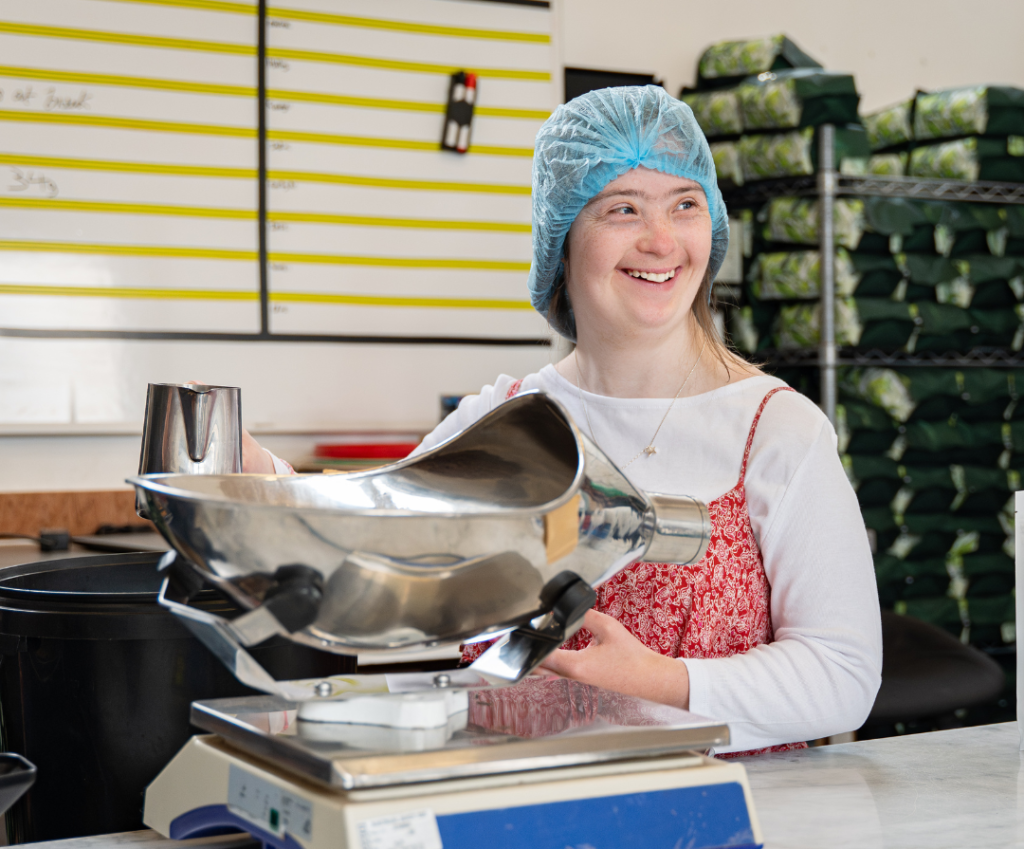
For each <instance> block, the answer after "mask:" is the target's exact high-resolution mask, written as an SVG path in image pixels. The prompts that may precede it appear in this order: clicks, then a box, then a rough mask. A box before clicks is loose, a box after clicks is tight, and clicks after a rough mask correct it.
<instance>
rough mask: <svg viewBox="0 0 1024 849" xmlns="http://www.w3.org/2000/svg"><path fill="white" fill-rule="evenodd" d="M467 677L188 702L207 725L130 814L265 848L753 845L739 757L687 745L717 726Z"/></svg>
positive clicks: (718, 738)
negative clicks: (241, 837)
mask: <svg viewBox="0 0 1024 849" xmlns="http://www.w3.org/2000/svg"><path fill="white" fill-rule="evenodd" d="M467 675H468V676H469V677H473V676H472V673H468V671H460V672H457V673H452V674H451V676H450V677H449V676H447V675H444V676H441V677H440V681H439V682H438V683H440V684H441V685H442V686H441V687H438V686H437V684H435V683H432V681H431V679H432V678H434V677H435V676H430V675H426V676H424V675H409V676H390V675H389V676H386V677H385V676H351V677H349V678H344V679H342V678H338V679H330V680H329V681H328V682H319V683H312V684H311V687H312V688H313V689H312V692H316V693H319V694H321V696H322V697H321V698H316V697H314V698H311V699H306V700H303V701H288V700H286V699H283V698H279V697H275V696H255V697H250V698H243V699H218V700H214V701H207V702H195V703H193V705H192V723H193V724H194V725H196V726H198V727H199V728H201V729H203V730H204V731H208V732H212V733H211V734H210V735H209V736H200V737H193V738H192V740H190V741H189V743H187V744H186V746H185V747H184V748H183V749H182V750H181V751H180V752H179V753H178V754H177V755H176V756H175V758H174V759H173V760H172V761H171V762H170V763H169V764H168V765H167V767H166V768H165V769H164V770H163V772H161V773H160V775H159V776H157V778H156V779H155V780H154V782H153V783H152V784H151V785H150V787H149V788H148V790H147V792H146V804H145V816H144V820H145V823H146V825H148V826H150V827H151V828H153V829H155V830H156V831H158V832H159V833H161V834H162V835H164V836H166V837H170V838H174V839H186V838H193V837H203V836H209V835H213V834H222V833H225V832H228V831H245V832H249V833H250V834H252V835H253V837H255V838H257V839H258V840H261V841H262V842H263V843H264V844H265V845H266V846H267V847H273V849H470V847H472V849H481V847H483V848H484V849H567V847H570V849H576V847H579V849H583V847H588V849H611V847H615V849H622V848H623V847H637V849H640V847H643V849H658V847H664V849H676V847H689V849H717V847H733V849H739V848H740V847H744V848H747V847H757V846H760V844H761V834H760V828H759V826H758V823H757V819H756V816H755V814H754V811H753V807H752V804H751V800H750V790H749V787H748V785H747V780H746V774H745V772H744V770H743V767H742V766H741V765H739V764H736V763H727V762H723V761H719V760H715V759H713V758H709V757H707V756H706V755H705V754H702V752H704V751H706V750H708V749H710V748H712V747H715V746H722V745H726V744H727V743H728V739H729V732H728V728H727V727H726V726H725V725H724V724H722V723H719V722H714V721H711V720H707V719H704V718H702V717H698V716H696V715H694V714H691V713H688V712H687V711H683V710H679V709H676V708H671V707H667V706H664V705H658V704H654V703H652V702H647V701H643V700H641V699H635V698H631V697H628V696H622V695H619V694H616V693H611V692H608V691H605V690H601V689H598V688H596V687H591V686H587V685H584V684H579V683H577V682H573V681H568V680H566V679H562V678H553V677H536V678H528V679H526V680H525V681H522V682H520V683H519V684H517V685H515V686H512V687H502V688H492V687H488V686H474V684H475V683H477V682H476V681H475V680H474V681H472V682H471V681H468V679H467V680H466V681H463V680H461V678H463V677H466V676H467ZM453 679H454V680H453ZM479 683H480V684H483V682H482V681H479ZM467 684H468V686H466V685H467Z"/></svg>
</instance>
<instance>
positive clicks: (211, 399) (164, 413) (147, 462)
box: [135, 383, 242, 519]
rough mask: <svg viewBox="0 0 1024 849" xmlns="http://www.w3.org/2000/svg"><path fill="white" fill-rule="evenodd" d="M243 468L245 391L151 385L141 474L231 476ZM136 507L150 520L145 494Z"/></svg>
mask: <svg viewBox="0 0 1024 849" xmlns="http://www.w3.org/2000/svg"><path fill="white" fill-rule="evenodd" d="M241 471H242V390H241V389H239V388H238V387H237V386H206V385H204V384H200V383H195V384H182V383H151V384H149V389H148V390H147V392H146V418H145V422H144V424H143V428H142V453H141V456H140V457H139V474H140V475H146V474H153V473H155V472H170V473H180V474H186V475H226V474H237V473H239V472H241ZM135 509H136V512H137V513H138V514H139V515H140V516H141V517H142V518H144V519H149V518H151V517H150V515H149V513H148V512H147V510H146V502H145V499H143V498H142V497H141V496H140V495H136V498H135Z"/></svg>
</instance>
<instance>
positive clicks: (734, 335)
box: [729, 305, 761, 354]
mask: <svg viewBox="0 0 1024 849" xmlns="http://www.w3.org/2000/svg"><path fill="white" fill-rule="evenodd" d="M729 335H730V338H731V339H732V343H733V345H735V346H736V348H737V349H738V350H740V351H742V352H743V353H744V354H753V353H755V352H756V351H757V350H758V349H759V347H760V341H761V332H760V330H759V329H758V327H757V325H756V324H755V323H754V311H753V309H752V308H751V307H750V306H749V305H747V306H742V307H733V308H732V309H730V310H729Z"/></svg>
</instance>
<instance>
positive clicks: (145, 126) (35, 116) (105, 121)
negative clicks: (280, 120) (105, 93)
mask: <svg viewBox="0 0 1024 849" xmlns="http://www.w3.org/2000/svg"><path fill="white" fill-rule="evenodd" d="M0 121H16V122H21V123H28V124H66V125H69V126H76V127H103V128H105V129H112V130H145V131H146V132H151V133H188V134H191V135H201V136H229V137H232V138H243V139H254V138H256V128H255V127H228V126H224V125H221V124H189V123H185V122H183V121H149V120H145V119H142V118H115V117H113V116H110V115H68V114H65V113H54V112H18V111H15V110H13V109H0ZM434 147H435V148H436V147H438V145H435V146H434Z"/></svg>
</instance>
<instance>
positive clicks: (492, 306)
mask: <svg viewBox="0 0 1024 849" xmlns="http://www.w3.org/2000/svg"><path fill="white" fill-rule="evenodd" d="M270 300H271V301H273V302H275V303H286V304H287V303H291V304H345V305H349V306H361V307H435V308H436V307H440V308H442V309H471V310H532V309H533V304H531V303H530V302H529V301H513V300H504V299H499V298H400V297H394V298H392V297H382V296H376V295H327V294H321V293H319V292H271V293H270Z"/></svg>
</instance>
